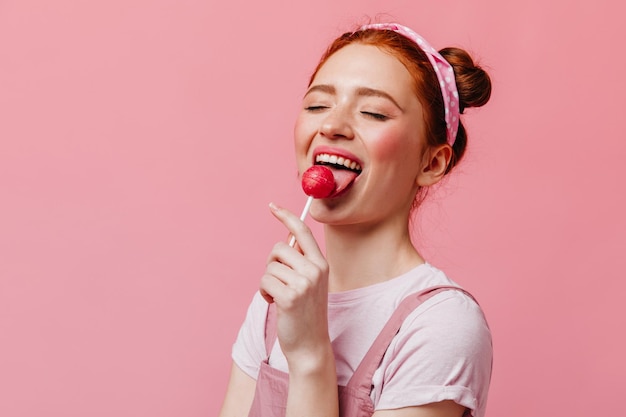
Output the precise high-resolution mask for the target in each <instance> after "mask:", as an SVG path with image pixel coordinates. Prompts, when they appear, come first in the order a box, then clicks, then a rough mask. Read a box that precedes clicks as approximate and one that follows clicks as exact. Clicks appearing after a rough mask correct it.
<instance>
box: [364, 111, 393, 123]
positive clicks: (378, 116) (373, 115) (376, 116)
mask: <svg viewBox="0 0 626 417" xmlns="http://www.w3.org/2000/svg"><path fill="white" fill-rule="evenodd" d="M361 114H364V115H366V116H369V117H371V118H373V119H376V120H380V121H383V122H384V121H385V120H387V119H389V117H388V116H385V115H384V114H380V113H372V112H369V111H362V112H361Z"/></svg>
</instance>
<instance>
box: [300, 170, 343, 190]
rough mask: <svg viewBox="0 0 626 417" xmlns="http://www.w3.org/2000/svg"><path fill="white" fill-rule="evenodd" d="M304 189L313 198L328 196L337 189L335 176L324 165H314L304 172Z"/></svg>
mask: <svg viewBox="0 0 626 417" xmlns="http://www.w3.org/2000/svg"><path fill="white" fill-rule="evenodd" d="M302 189H303V190H304V193H305V194H306V195H308V196H311V197H313V198H326V197H328V196H330V195H331V194H332V193H333V191H334V190H335V177H334V176H333V173H332V171H331V170H330V169H328V168H327V167H325V166H323V165H313V166H312V167H311V168H309V169H307V170H306V171H305V172H304V174H302Z"/></svg>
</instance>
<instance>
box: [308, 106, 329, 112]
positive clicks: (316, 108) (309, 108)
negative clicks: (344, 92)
mask: <svg viewBox="0 0 626 417" xmlns="http://www.w3.org/2000/svg"><path fill="white" fill-rule="evenodd" d="M327 108H328V107H326V106H309V107H305V108H304V110H306V111H313V112H314V111H320V110H324V109H327Z"/></svg>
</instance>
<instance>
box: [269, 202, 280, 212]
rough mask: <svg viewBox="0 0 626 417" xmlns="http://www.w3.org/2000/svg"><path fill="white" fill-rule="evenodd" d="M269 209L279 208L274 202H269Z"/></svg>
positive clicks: (275, 209)
mask: <svg viewBox="0 0 626 417" xmlns="http://www.w3.org/2000/svg"><path fill="white" fill-rule="evenodd" d="M270 210H272V211H278V210H279V207H278V206H277V205H276V204H274V203H270Z"/></svg>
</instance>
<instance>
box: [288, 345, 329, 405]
mask: <svg viewBox="0 0 626 417" xmlns="http://www.w3.org/2000/svg"><path fill="white" fill-rule="evenodd" d="M337 394H338V393H337V374H336V370H335V358H334V355H333V352H332V349H331V347H330V345H329V346H328V349H325V352H324V353H323V354H321V355H319V356H317V358H316V359H315V360H314V361H309V363H304V361H301V362H300V363H297V364H295V363H294V365H293V366H290V368H289V394H288V397H287V412H286V417H338V416H339V400H338V398H337Z"/></svg>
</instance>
